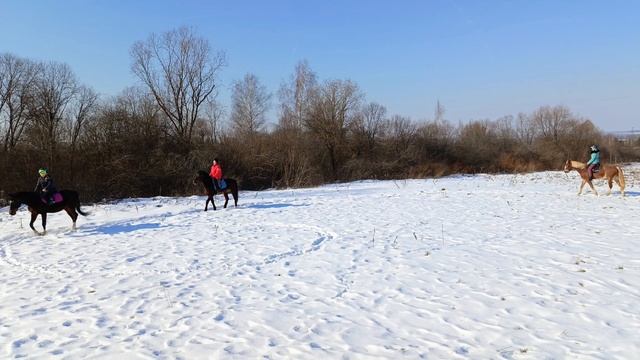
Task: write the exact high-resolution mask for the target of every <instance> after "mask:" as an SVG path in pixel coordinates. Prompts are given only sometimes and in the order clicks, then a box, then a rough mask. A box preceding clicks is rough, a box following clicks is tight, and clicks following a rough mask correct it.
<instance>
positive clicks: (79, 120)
mask: <svg viewBox="0 0 640 360" xmlns="http://www.w3.org/2000/svg"><path fill="white" fill-rule="evenodd" d="M97 105H98V94H97V93H96V92H95V91H93V89H91V88H89V87H87V86H80V87H78V92H77V96H76V97H75V99H74V101H73V102H72V104H71V109H70V117H69V121H70V126H69V130H70V137H69V140H70V141H71V148H72V149H73V150H75V147H76V143H77V141H78V137H79V136H80V131H81V130H82V127H83V126H84V124H85V123H86V122H87V120H88V119H89V117H90V116H92V114H93V113H94V112H95V111H96V109H97Z"/></svg>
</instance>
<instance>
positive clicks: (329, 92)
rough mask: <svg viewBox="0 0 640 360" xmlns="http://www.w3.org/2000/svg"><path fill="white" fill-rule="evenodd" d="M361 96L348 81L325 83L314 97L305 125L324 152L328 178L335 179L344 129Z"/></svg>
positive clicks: (357, 89) (356, 108) (343, 141)
mask: <svg viewBox="0 0 640 360" xmlns="http://www.w3.org/2000/svg"><path fill="white" fill-rule="evenodd" d="M362 97H363V96H362V94H361V92H360V90H359V88H358V86H357V85H356V84H354V83H353V82H351V81H348V80H347V81H343V80H332V81H328V82H326V83H325V84H324V86H322V87H321V88H320V89H319V92H318V95H317V96H315V97H314V99H313V103H312V107H311V109H310V113H309V114H308V115H307V116H306V118H305V124H306V126H307V127H308V128H309V129H310V130H311V132H312V133H313V134H315V135H316V136H317V137H318V139H319V140H320V141H321V142H322V144H323V145H324V147H325V148H326V150H327V153H328V156H329V161H330V164H331V171H332V176H333V178H334V179H337V177H338V168H339V160H340V159H339V155H340V153H339V150H340V148H341V147H342V146H343V144H344V143H345V135H346V130H347V127H348V126H349V124H350V122H351V121H352V120H353V118H354V115H355V113H356V111H357V110H358V107H359V106H360V102H361V100H362Z"/></svg>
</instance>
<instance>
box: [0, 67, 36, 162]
mask: <svg viewBox="0 0 640 360" xmlns="http://www.w3.org/2000/svg"><path fill="white" fill-rule="evenodd" d="M38 71H39V66H38V64H36V63H34V62H32V61H30V60H27V59H22V58H19V57H16V56H14V55H11V54H3V55H2V56H0V117H2V114H3V111H2V109H3V107H5V106H6V108H5V111H4V113H5V114H6V117H5V118H6V122H5V125H6V130H5V133H4V150H5V151H10V150H11V149H13V148H14V147H15V146H16V144H17V142H18V141H19V140H20V137H21V136H22V133H23V131H24V129H25V125H26V124H27V121H26V119H27V116H26V115H27V106H28V105H29V104H30V101H31V100H32V98H33V87H34V83H35V79H36V77H37V76H38Z"/></svg>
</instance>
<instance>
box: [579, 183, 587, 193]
mask: <svg viewBox="0 0 640 360" xmlns="http://www.w3.org/2000/svg"><path fill="white" fill-rule="evenodd" d="M586 183H587V180H584V179H583V180H582V184H580V189H579V190H578V195H581V194H582V188H584V184H586Z"/></svg>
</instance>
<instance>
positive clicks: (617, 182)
mask: <svg viewBox="0 0 640 360" xmlns="http://www.w3.org/2000/svg"><path fill="white" fill-rule="evenodd" d="M613 181H615V182H616V184H618V187H619V188H620V192H621V193H622V196H624V188H623V187H622V185H620V180H619V179H618V178H617V177H616V178H613Z"/></svg>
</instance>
